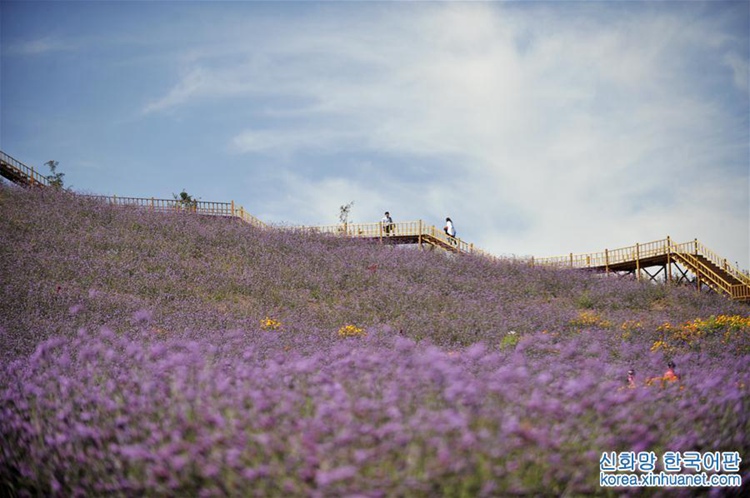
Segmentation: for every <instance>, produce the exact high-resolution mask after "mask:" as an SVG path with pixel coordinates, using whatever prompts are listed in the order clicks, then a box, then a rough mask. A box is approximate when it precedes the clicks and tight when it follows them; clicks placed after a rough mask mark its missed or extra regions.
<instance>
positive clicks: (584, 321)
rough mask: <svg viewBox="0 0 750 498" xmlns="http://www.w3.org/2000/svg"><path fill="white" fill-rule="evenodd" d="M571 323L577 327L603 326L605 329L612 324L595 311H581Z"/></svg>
mask: <svg viewBox="0 0 750 498" xmlns="http://www.w3.org/2000/svg"><path fill="white" fill-rule="evenodd" d="M570 324H571V325H573V326H575V327H601V328H605V329H606V328H609V327H611V326H612V322H610V321H609V320H607V319H606V318H604V317H602V316H601V315H599V314H597V313H596V312H594V311H581V312H580V313H578V316H577V317H576V318H575V319H573V320H572V321H571V322H570Z"/></svg>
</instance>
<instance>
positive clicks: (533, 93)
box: [145, 3, 748, 264]
mask: <svg viewBox="0 0 750 498" xmlns="http://www.w3.org/2000/svg"><path fill="white" fill-rule="evenodd" d="M327 7H328V8H326V9H323V10H322V11H321V13H318V14H316V16H313V18H311V19H304V20H300V19H293V20H291V21H289V20H284V21H283V22H280V23H278V24H274V23H273V21H272V20H270V19H264V20H263V22H264V24H263V26H264V28H263V29H264V33H265V34H267V35H269V37H268V38H265V39H263V40H262V41H259V40H258V39H257V36H253V37H252V43H246V44H245V45H242V39H238V40H237V44H235V45H233V47H234V48H233V49H232V53H231V55H232V57H227V58H226V60H225V59H224V58H222V57H219V56H217V54H215V53H212V54H211V56H210V57H205V56H200V55H195V54H193V57H191V58H189V64H190V66H189V67H187V68H186V70H185V74H184V75H183V77H182V79H181V80H180V81H179V82H178V83H177V84H176V85H174V87H173V88H172V89H171V90H169V91H168V92H166V94H165V95H164V96H163V97H161V98H158V99H155V100H153V101H152V102H151V103H150V104H149V105H148V106H147V107H146V108H145V111H146V112H147V113H153V112H157V111H165V110H168V109H175V108H179V106H181V105H184V104H187V103H191V102H194V101H195V100H196V99H209V98H218V97H225V98H226V97H231V98H234V99H237V101H238V102H241V103H246V104H247V105H248V106H257V105H258V104H257V103H255V102H251V101H250V97H252V98H253V99H255V98H259V99H268V100H267V101H265V102H266V103H265V104H263V106H262V107H261V108H258V109H256V110H255V111H254V112H255V114H254V115H255V116H257V120H252V121H248V123H247V124H246V125H244V126H243V127H241V128H238V129H235V130H233V131H231V132H230V133H229V135H228V136H227V143H228V144H229V147H228V148H229V149H230V150H231V151H232V152H233V153H235V154H236V153H240V154H255V155H262V156H263V157H265V158H266V159H267V160H271V161H272V160H273V159H274V158H277V159H279V160H280V161H281V163H284V164H287V165H288V164H289V163H290V162H291V163H293V162H294V158H295V157H298V158H299V160H300V161H302V160H306V161H307V160H311V157H313V156H315V155H316V154H321V155H326V157H325V158H324V159H321V160H329V159H330V155H331V154H335V153H344V152H351V153H354V152H357V153H360V154H388V155H391V156H394V157H399V158H401V161H400V162H399V163H398V165H397V166H389V165H388V164H387V163H386V162H384V163H383V171H384V174H386V175H388V176H391V177H394V178H396V179H399V178H402V179H403V180H402V185H401V186H400V187H399V188H397V189H395V190H396V192H398V194H394V193H391V194H390V195H389V194H384V193H383V192H381V191H378V190H375V189H374V185H373V184H370V185H367V184H363V182H362V181H361V180H359V179H357V178H355V177H354V176H348V175H347V174H346V173H344V171H345V170H346V168H336V169H335V171H336V173H335V175H336V176H334V177H331V176H330V175H329V174H325V173H321V175H320V179H319V180H316V183H314V184H310V179H309V178H308V177H305V176H304V175H301V176H298V175H297V174H296V173H294V172H293V171H287V172H286V173H285V174H287V175H288V176H287V177H286V180H285V181H284V182H282V185H283V186H284V188H286V189H287V190H288V192H289V196H290V199H291V200H290V201H289V202H288V203H287V205H286V206H285V207H283V209H282V207H281V206H279V209H282V211H283V212H284V213H286V214H288V216H289V217H290V221H295V218H304V219H310V216H311V215H312V214H318V215H320V216H321V217H323V216H325V217H326V219H330V216H328V215H329V214H330V213H331V212H334V213H335V212H336V209H337V208H338V205H339V204H340V203H341V202H344V201H345V199H346V198H349V197H351V198H356V199H357V203H358V204H357V206H358V208H362V209H367V210H369V211H372V212H373V213H380V211H382V205H383V204H385V205H389V206H393V204H396V205H395V206H393V207H392V210H393V211H397V212H398V211H400V212H402V213H412V212H414V213H420V214H424V213H431V214H433V216H434V218H435V219H437V218H439V217H441V216H443V214H444V213H446V212H448V211H450V212H451V213H456V214H455V215H454V216H455V218H457V223H458V219H461V224H459V227H460V228H459V230H461V231H462V233H463V234H465V235H466V236H467V237H474V239H475V241H476V242H477V243H478V244H482V243H485V244H487V245H488V246H489V247H487V249H489V250H491V251H494V252H497V253H508V252H512V253H519V254H523V253H537V254H542V255H543V254H549V253H555V252H559V250H562V251H563V252H568V251H576V252H581V251H588V250H591V251H595V250H600V249H602V248H603V247H605V246H611V245H612V244H613V242H612V241H618V240H623V241H627V242H626V243H628V244H630V243H633V242H636V241H639V240H640V239H643V238H651V237H656V238H661V237H663V236H666V235H667V234H668V233H670V232H672V234H673V235H674V234H677V233H679V234H684V235H685V236H688V237H690V238H692V237H698V238H701V239H703V238H705V237H707V238H715V239H718V240H716V244H721V245H723V246H724V247H727V248H730V249H728V250H729V251H731V252H732V257H734V258H737V259H743V260H744V263H745V264H747V252H748V241H747V240H738V238H737V237H734V238H731V237H730V236H727V235H725V234H727V233H738V232H740V233H744V232H743V231H747V227H748V212H747V211H748V209H747V206H748V194H747V186H746V185H744V186H743V185H742V182H744V183H745V184H746V183H747V181H748V173H747V171H745V172H744V173H743V172H740V173H739V176H727V175H737V171H738V167H737V163H738V161H741V160H743V158H744V159H746V158H747V157H746V156H747V147H748V144H747V143H746V138H747V133H746V130H744V131H743V130H739V131H737V128H738V126H739V127H741V126H747V120H746V116H745V117H744V119H743V116H740V115H735V114H731V111H732V110H733V109H732V107H733V106H732V105H731V104H730V105H727V101H724V100H722V99H723V98H724V97H722V96H721V95H719V94H717V93H716V92H714V87H712V86H711V85H716V84H717V83H716V80H709V79H708V75H709V73H710V72H711V71H716V70H717V69H718V66H720V65H726V66H728V67H729V68H731V83H732V84H733V85H735V86H736V88H739V89H740V90H742V94H741V96H739V97H731V96H730V97H729V99H730V100H731V99H733V98H734V99H737V98H739V99H744V100H740V102H741V103H743V104H744V105H745V106H747V80H748V77H747V71H748V70H747V67H748V64H747V60H744V59H743V58H742V57H741V56H739V55H737V52H736V51H732V50H729V49H727V50H726V51H725V52H723V55H722V56H721V57H719V58H718V62H717V61H716V60H712V59H713V58H714V55H715V54H717V53H722V52H721V51H722V50H724V49H723V48H722V47H723V46H724V45H723V44H724V43H726V38H727V37H726V36H720V35H716V36H714V35H713V29H714V28H715V25H714V24H710V23H703V22H702V19H701V17H700V14H699V13H698V14H696V13H694V12H693V11H688V12H687V13H684V12H678V11H674V10H671V9H655V10H654V9H650V8H646V7H644V6H641V7H638V6H633V7H632V8H630V7H628V8H627V9H626V7H627V6H624V5H619V4H618V5H616V6H614V7H613V6H610V5H607V4H598V3H597V4H594V5H587V6H584V7H580V18H578V19H576V20H575V21H571V17H570V16H568V17H565V16H563V18H562V19H561V20H557V19H556V12H558V11H559V9H560V8H562V6H559V5H551V4H550V5H547V4H544V5H534V7H533V8H530V7H529V8H528V9H529V10H524V8H522V6H516V5H513V4H503V3H501V4H493V3H479V4H474V3H471V4H468V5H465V4H453V3H448V4H417V5H409V6H402V5H397V6H391V7H393V8H385V7H383V8H382V9H378V8H374V7H373V6H372V5H368V6H367V8H366V9H364V10H362V11H361V14H354V15H353V14H351V11H348V12H350V17H347V18H346V19H345V20H344V21H343V22H342V20H341V19H339V18H336V17H335V16H333V15H332V13H335V11H336V8H335V6H332V5H328V6H327ZM625 10H627V12H628V15H618V13H619V12H623V11H625ZM329 16H330V17H329ZM243 22H247V19H245V20H243ZM248 29H250V30H252V27H250V28H248ZM229 31H230V32H233V31H232V30H229ZM256 42H257V43H256ZM258 43H259V44H260V45H258ZM237 45H241V46H246V47H247V48H246V49H245V51H239V52H238V50H237V48H236V46H237ZM697 49H700V51H701V52H702V53H701V54H697V52H698V50H697ZM707 54H708V55H707ZM695 57H700V60H699V62H697V63H696V62H694V61H693V59H691V58H695ZM696 64H703V65H706V68H705V70H702V71H696V70H695V66H696ZM699 72H700V73H701V74H698V73H699ZM724 90H725V91H724V93H726V94H728V95H729V94H731V91H730V90H731V89H729V88H724ZM243 99H246V100H243ZM274 102H275V103H274ZM289 102H292V103H295V102H296V103H297V104H289ZM734 107H736V106H734ZM728 109H729V110H728ZM745 114H746V113H745ZM717 129H723V130H725V132H722V133H719V132H717ZM717 133H719V135H720V136H719V137H718V138H717V137H716V135H717ZM743 136H744V137H745V142H744V143H743V142H742V138H743ZM738 151H739V152H738ZM302 154H304V159H303V158H302V156H301V155H302ZM743 154H744V155H743ZM409 158H418V159H419V161H418V163H419V164H420V165H422V166H421V167H423V165H424V164H425V162H429V161H430V160H432V161H434V164H435V174H434V176H433V178H431V181H430V182H428V183H423V184H421V185H419V187H418V189H417V190H414V189H413V187H414V185H413V184H412V183H410V180H411V179H412V176H410V175H411V174H416V169H415V170H413V171H410V167H409V166H406V167H404V164H408V163H409ZM449 165H450V167H448V166H449ZM415 168H416V167H415ZM709 168H717V172H716V173H715V174H712V175H707V174H706V171H707V169H709ZM446 172H447V175H446ZM419 175H421V177H424V176H425V175H424V172H423V171H420V172H419ZM406 179H409V181H407V180H406ZM305 182H307V185H306V186H305ZM737 182H739V186H738V185H737ZM376 184H377V182H376ZM726 188H729V189H733V192H735V194H734V195H733V196H730V198H726V197H722V196H720V195H717V194H716V193H717V192H720V191H723V190H724V189H726ZM410 189H411V190H410ZM332 192H336V193H337V195H335V196H331V195H330V194H331V193H332ZM660 192H665V194H664V195H661V194H660ZM347 194H348V195H347ZM397 195H398V196H397ZM415 204H418V205H419V207H418V208H414V205H415ZM735 213H737V214H735ZM508 218H511V219H508ZM717 219H720V220H721V223H722V224H725V228H724V229H723V231H719V230H717V229H716V228H715V227H716V226H717V223H716V221H714V222H713V223H712V221H711V220H717ZM667 225H668V226H667ZM675 238H676V235H675ZM745 238H746V237H745ZM644 242H645V240H644ZM705 242H706V243H707V244H708V245H709V246H710V245H711V244H712V241H710V240H706V241H705ZM545 249H546V250H545ZM717 249H718V250H720V249H721V248H720V247H719V248H717ZM743 251H744V253H745V254H740V253H742V252H743Z"/></svg>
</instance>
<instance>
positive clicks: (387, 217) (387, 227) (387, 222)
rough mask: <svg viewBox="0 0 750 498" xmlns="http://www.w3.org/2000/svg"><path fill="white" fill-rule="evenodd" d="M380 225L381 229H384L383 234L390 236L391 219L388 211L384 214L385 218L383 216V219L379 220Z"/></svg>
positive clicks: (391, 229) (391, 230)
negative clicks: (381, 225) (381, 224)
mask: <svg viewBox="0 0 750 498" xmlns="http://www.w3.org/2000/svg"><path fill="white" fill-rule="evenodd" d="M380 221H381V223H383V228H384V229H385V234H386V235H390V234H391V232H393V218H391V213H389V212H388V211H386V212H385V216H383V219H382V220H380Z"/></svg>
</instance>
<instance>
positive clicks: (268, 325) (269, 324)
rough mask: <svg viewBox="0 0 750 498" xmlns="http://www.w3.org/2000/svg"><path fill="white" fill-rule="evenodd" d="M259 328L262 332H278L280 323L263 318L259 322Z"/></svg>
mask: <svg viewBox="0 0 750 498" xmlns="http://www.w3.org/2000/svg"><path fill="white" fill-rule="evenodd" d="M260 328H262V329H263V330H279V329H280V328H281V322H280V321H278V320H274V319H273V318H270V317H265V318H264V319H262V320H261V321H260Z"/></svg>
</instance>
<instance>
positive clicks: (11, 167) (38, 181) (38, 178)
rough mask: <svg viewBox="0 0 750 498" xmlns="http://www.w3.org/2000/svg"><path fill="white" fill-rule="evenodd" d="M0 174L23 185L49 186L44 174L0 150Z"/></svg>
mask: <svg viewBox="0 0 750 498" xmlns="http://www.w3.org/2000/svg"><path fill="white" fill-rule="evenodd" d="M0 176H3V177H5V178H7V179H8V180H10V181H12V182H13V183H17V184H19V185H23V186H25V187H48V186H50V182H49V180H48V179H47V177H46V176H44V175H42V174H41V173H39V172H38V171H36V170H34V168H32V167H29V166H26V165H25V164H23V163H22V162H21V161H18V160H16V159H14V158H12V157H10V156H9V155H8V154H6V153H5V152H2V151H0Z"/></svg>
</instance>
